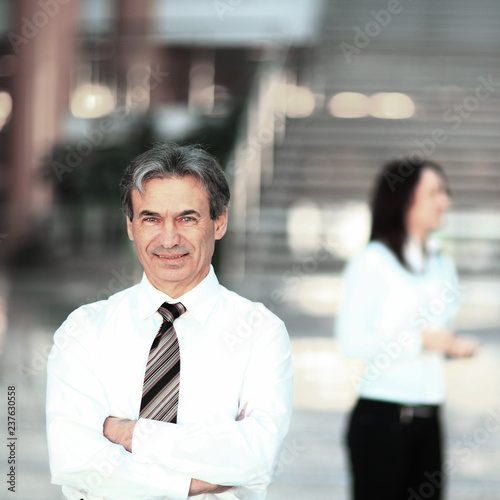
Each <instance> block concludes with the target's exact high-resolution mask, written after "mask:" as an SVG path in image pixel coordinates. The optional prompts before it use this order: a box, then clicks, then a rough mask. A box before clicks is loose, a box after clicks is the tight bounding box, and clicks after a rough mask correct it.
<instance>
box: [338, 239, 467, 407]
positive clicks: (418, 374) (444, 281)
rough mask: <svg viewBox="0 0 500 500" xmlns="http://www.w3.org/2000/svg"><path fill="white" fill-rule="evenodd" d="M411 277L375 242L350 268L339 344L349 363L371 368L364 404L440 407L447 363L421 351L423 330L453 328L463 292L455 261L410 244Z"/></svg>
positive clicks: (364, 381)
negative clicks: (353, 361) (370, 401)
mask: <svg viewBox="0 0 500 500" xmlns="http://www.w3.org/2000/svg"><path fill="white" fill-rule="evenodd" d="M405 256H406V258H407V260H408V261H409V263H410V265H412V267H413V269H414V270H415V272H410V271H409V270H407V269H405V268H404V267H403V266H402V265H401V264H400V263H399V261H398V260H397V258H396V256H395V255H394V254H393V253H392V252H391V251H390V250H389V249H388V248H387V247H386V246H385V245H384V244H382V243H380V242H370V243H369V244H368V245H367V246H366V247H365V248H364V249H363V250H362V251H361V253H360V254H358V255H357V256H356V257H355V258H354V259H353V260H352V261H351V262H350V263H349V264H348V265H347V267H346V269H345V273H344V287H343V298H342V302H341V306H340V310H339V313H338V316H337V321H336V336H337V339H338V341H339V344H340V346H341V348H342V349H343V351H344V353H345V355H346V356H347V357H352V358H360V359H362V360H363V361H365V363H366V367H365V370H364V373H363V375H362V377H361V380H357V381H354V382H356V383H359V384H358V392H359V395H360V396H361V397H364V398H369V399H376V400H383V401H391V402H399V403H404V404H440V403H442V402H443V400H444V397H445V388H444V382H443V375H442V355H440V354H438V353H435V352H430V351H425V350H423V349H422V340H421V339H422V336H421V333H422V331H423V330H433V329H440V328H451V323H452V320H453V318H454V316H455V314H456V312H457V310H458V304H459V299H460V290H459V286H458V280H457V274H456V271H455V268H454V266H453V264H452V263H451V261H449V260H448V259H446V258H444V257H442V256H439V255H437V254H431V255H428V256H426V258H422V254H421V252H420V251H419V249H418V248H417V247H416V245H414V244H412V243H411V242H410V243H409V244H408V245H407V246H406V248H405Z"/></svg>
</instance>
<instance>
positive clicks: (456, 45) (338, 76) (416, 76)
mask: <svg viewBox="0 0 500 500" xmlns="http://www.w3.org/2000/svg"><path fill="white" fill-rule="evenodd" d="M324 9H325V10H324V16H323V17H322V21H323V25H322V26H321V27H320V28H319V29H320V30H321V31H320V33H321V36H320V43H319V44H318V45H317V46H315V47H309V48H304V49H302V50H298V51H297V52H295V57H293V58H290V59H289V61H288V63H287V71H288V72H289V73H290V72H292V73H293V74H294V75H295V78H296V82H297V85H302V86H306V87H308V88H309V89H311V91H312V92H314V94H315V95H316V103H317V105H316V108H315V110H314V112H313V113H312V114H311V115H310V116H308V117H307V118H295V119H291V118H288V119H287V120H286V132H285V134H284V136H283V138H282V139H281V140H280V141H276V143H275V145H274V151H273V157H274V159H273V164H272V173H271V175H269V176H268V177H267V178H266V179H262V182H261V187H260V196H259V200H258V206H255V207H253V209H252V207H250V210H249V211H248V214H247V217H248V218H249V219H252V218H253V224H249V227H250V229H247V230H246V238H245V243H244V247H242V248H237V249H234V248H233V250H232V251H235V252H243V253H244V255H245V259H244V272H243V274H242V275H240V276H239V277H238V278H233V280H232V283H231V284H232V286H233V287H235V288H237V289H238V288H244V289H245V290H246V291H247V293H246V294H247V295H249V293H248V290H250V295H252V294H253V295H254V298H259V300H264V302H266V303H267V304H268V305H270V306H273V308H274V309H278V310H281V309H283V308H285V309H287V311H286V312H287V313H292V314H293V313H295V312H296V313H297V315H299V314H301V313H304V312H307V311H305V310H304V308H302V309H301V307H298V306H297V300H298V299H297V295H299V294H300V293H301V292H302V291H303V292H304V293H306V292H307V290H308V285H309V288H311V289H312V290H313V293H312V296H314V295H315V294H316V295H320V296H321V294H323V299H324V301H325V308H324V309H323V310H322V311H316V312H314V311H313V312H312V314H313V315H315V318H316V319H315V321H320V322H321V321H324V323H323V325H324V326H326V325H327V324H328V325H331V319H332V315H333V309H334V307H333V308H330V311H331V312H330V313H328V310H329V309H328V308H329V307H330V306H332V304H334V303H335V301H336V298H337V292H336V290H337V288H336V286H337V284H338V275H339V272H340V271H341V269H342V267H343V266H344V264H345V261H346V259H348V258H349V256H350V254H352V252H353V251H354V248H355V247H356V245H355V244H354V243H353V242H352V241H351V242H350V241H349V240H360V237H359V234H358V235H356V234H355V229H356V227H357V226H356V224H359V227H360V231H363V230H366V224H367V221H366V201H367V200H368V198H369V194H370V189H371V186H372V184H373V181H374V178H375V176H376V175H377V173H378V171H379V169H380V167H381V165H382V164H383V163H384V162H385V161H387V160H389V159H392V158H394V157H399V156H402V155H408V154H415V155H416V154H418V155H420V156H421V155H425V156H428V157H430V158H431V159H433V160H435V161H437V162H439V163H441V164H442V165H443V167H444V168H445V171H446V172H447V174H448V176H449V179H450V186H451V190H452V194H453V206H452V210H451V213H450V215H449V224H447V228H446V229H445V231H443V239H444V244H445V246H446V247H447V249H448V250H449V252H450V253H451V254H452V255H453V256H454V258H455V259H456V262H457V264H458V267H459V272H460V273H461V275H462V277H463V276H466V277H467V276H469V277H474V278H478V277H480V278H484V277H486V278H487V279H490V280H491V279H493V280H494V281H496V280H500V196H499V195H500V30H499V29H498V27H499V26H500V3H499V2H495V1H494V0H479V1H478V2H475V3H474V4H472V3H470V2H466V1H465V0H454V1H452V0H447V1H440V2H431V1H421V2H412V1H411V0H405V1H403V0H401V1H400V2H395V1H392V2H387V1H379V0H363V1H354V2H353V1H350V0H337V1H334V0H328V1H326V2H325V6H324ZM344 91H349V92H359V93H363V94H365V95H367V96H370V95H372V94H376V93H379V92H400V93H404V94H406V95H408V96H409V97H411V99H412V100H413V102H414V103H415V114H414V115H413V116H412V117H411V118H409V119H405V120H389V119H378V118H374V117H372V116H367V117H363V118H352V119H346V118H336V117H333V116H332V115H331V114H330V113H329V111H328V109H327V103H328V101H329V99H330V98H331V97H332V96H333V95H335V94H337V93H339V92H344ZM350 213H351V214H352V216H351V218H349V217H350V216H349V214H350ZM301 214H302V216H303V217H304V218H303V220H301ZM256 220H258V224H257V223H256V222H255V221H256ZM293 221H295V223H296V224H295V226H293V227H291V226H290V224H291V223H292V222H293ZM363 224H364V225H363ZM349 227H351V229H352V231H350V230H349ZM363 228H365V229H363ZM360 241H362V238H361V240H360ZM228 246H229V247H230V246H231V245H230V244H229V245H228ZM478 263H479V264H478ZM227 273H228V279H229V280H230V279H231V278H230V274H231V270H230V269H228V270H227ZM303 288H305V290H302V289H303ZM328 290H330V292H328ZM309 293H311V291H310V290H309ZM325 294H326V296H325ZM273 297H275V298H274V299H273ZM306 302H307V301H306ZM320 302H321V301H320ZM302 305H304V304H302ZM310 306H311V304H309V305H306V306H305V308H306V309H307V307H310ZM318 318H322V320H321V319H318ZM305 324H307V325H310V324H311V323H310V322H309V320H308V322H306V323H305ZM316 326H317V327H318V328H319V330H321V325H319V326H318V325H316ZM316 326H314V328H316ZM308 328H309V326H308ZM330 328H331V326H328V329H329V330H330ZM325 331H326V330H325Z"/></svg>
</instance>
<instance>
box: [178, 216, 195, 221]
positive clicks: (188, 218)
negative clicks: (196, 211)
mask: <svg viewBox="0 0 500 500" xmlns="http://www.w3.org/2000/svg"><path fill="white" fill-rule="evenodd" d="M181 220H182V222H193V221H194V219H193V218H192V217H182V219H181Z"/></svg>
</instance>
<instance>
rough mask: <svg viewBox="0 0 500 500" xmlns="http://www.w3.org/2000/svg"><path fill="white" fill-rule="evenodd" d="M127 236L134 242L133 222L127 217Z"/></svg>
mask: <svg viewBox="0 0 500 500" xmlns="http://www.w3.org/2000/svg"><path fill="white" fill-rule="evenodd" d="M127 234H128V239H129V240H130V241H134V230H133V229H132V221H131V220H130V218H129V217H127Z"/></svg>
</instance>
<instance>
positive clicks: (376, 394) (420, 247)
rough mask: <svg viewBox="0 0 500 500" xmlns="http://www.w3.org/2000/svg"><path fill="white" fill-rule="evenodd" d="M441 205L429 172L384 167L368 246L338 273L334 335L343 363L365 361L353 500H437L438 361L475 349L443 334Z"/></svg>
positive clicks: (452, 296) (351, 441) (438, 179)
mask: <svg viewBox="0 0 500 500" xmlns="http://www.w3.org/2000/svg"><path fill="white" fill-rule="evenodd" d="M448 205H449V198H448V194H447V186H446V178H445V175H444V172H443V170H442V169H441V167H440V166H439V165H438V164H436V163H434V162H432V161H428V160H425V161H413V160H411V161H410V160H397V161H392V162H390V163H388V164H387V165H386V166H385V168H384V169H383V171H382V173H381V175H380V177H379V179H378V181H377V183H376V185H375V190H374V195H373V200H372V228H371V237H370V242H369V243H368V244H367V246H366V247H365V248H364V249H363V250H362V251H361V253H360V254H359V255H358V256H356V257H355V258H354V259H353V260H352V261H351V262H350V263H349V265H348V266H347V268H346V272H345V280H344V297H343V301H342V305H341V308H340V311H339V315H338V318H337V335H338V339H339V342H340V345H341V347H342V349H343V350H344V352H345V354H346V355H347V356H349V357H356V358H361V359H363V360H364V361H365V363H366V367H365V371H364V373H363V376H362V378H361V380H360V381H359V389H358V391H359V398H358V401H357V403H356V405H355V407H354V409H353V411H352V413H351V416H350V421H349V428H348V435H347V442H348V448H349V458H350V464H351V471H352V477H353V498H354V499H355V500H365V499H366V500H405V499H415V500H418V499H421V498H425V499H439V498H441V493H442V487H443V484H444V481H445V476H446V470H443V469H442V451H441V431H440V425H439V409H440V406H441V405H442V403H443V402H444V396H445V393H444V383H443V377H442V373H441V368H442V367H441V363H442V359H443V357H444V356H470V355H472V354H473V353H474V351H475V349H476V347H477V345H476V343H475V342H473V341H470V340H465V339H461V338H459V337H457V336H456V335H455V334H454V333H453V332H452V330H451V329H450V327H451V323H452V320H453V317H454V315H455V313H456V312H457V308H458V299H459V294H460V292H459V288H458V282H457V276H456V272H455V269H454V267H453V265H452V263H451V262H450V261H449V260H447V259H446V258H444V257H442V256H441V255H439V253H437V252H435V251H433V250H432V249H431V247H430V244H429V242H428V237H429V234H430V233H431V232H432V231H434V230H435V229H437V228H438V227H439V226H440V225H441V220H442V214H443V212H444V211H445V210H446V209H447V208H448Z"/></svg>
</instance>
